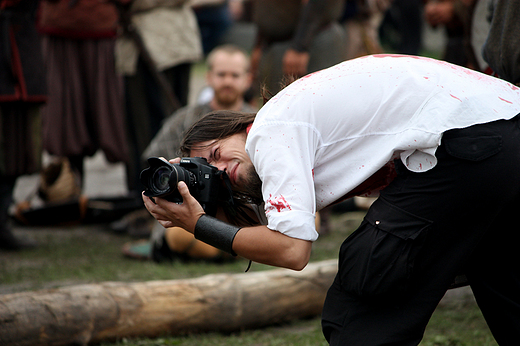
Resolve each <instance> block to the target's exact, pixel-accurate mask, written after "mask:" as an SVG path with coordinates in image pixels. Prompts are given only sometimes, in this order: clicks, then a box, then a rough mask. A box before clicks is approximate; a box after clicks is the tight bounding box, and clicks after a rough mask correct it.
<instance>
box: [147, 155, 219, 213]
mask: <svg viewBox="0 0 520 346" xmlns="http://www.w3.org/2000/svg"><path fill="white" fill-rule="evenodd" d="M148 164H149V166H150V167H148V168H145V169H144V170H143V171H142V172H141V175H140V179H141V183H142V184H143V185H144V187H145V191H144V195H145V196H148V197H152V198H153V197H162V198H164V199H167V200H169V201H171V202H176V203H182V197H181V195H180V193H179V191H178V190H177V184H178V183H179V182H180V181H184V182H185V183H186V185H187V186H188V189H189V191H190V194H191V195H192V196H193V197H194V198H195V199H196V200H197V201H198V202H199V203H200V204H201V206H202V208H204V211H205V212H206V214H208V215H211V216H215V214H216V211H217V204H218V202H217V199H218V196H219V193H220V190H221V188H222V186H223V183H222V179H221V175H222V174H223V173H224V172H223V171H219V170H218V169H217V168H216V167H215V166H212V165H210V164H209V163H208V161H206V159H205V158H203V157H186V158H182V159H181V162H180V163H175V164H171V163H169V162H166V161H164V160H162V159H160V158H158V157H150V158H148Z"/></svg>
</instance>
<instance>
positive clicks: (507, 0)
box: [480, 0, 520, 86]
mask: <svg viewBox="0 0 520 346" xmlns="http://www.w3.org/2000/svg"><path fill="white" fill-rule="evenodd" d="M480 1H483V0H480ZM490 4H491V6H490V10H491V12H490V18H491V27H490V30H489V36H488V37H487V40H486V43H485V45H484V48H483V56H484V59H485V61H486V62H487V63H488V64H489V67H490V68H491V69H492V70H493V71H494V72H495V74H496V75H497V76H498V77H499V78H502V79H504V80H506V81H508V82H510V83H513V84H515V85H517V86H520V20H519V19H520V2H519V1H513V0H492V1H491V2H490Z"/></svg>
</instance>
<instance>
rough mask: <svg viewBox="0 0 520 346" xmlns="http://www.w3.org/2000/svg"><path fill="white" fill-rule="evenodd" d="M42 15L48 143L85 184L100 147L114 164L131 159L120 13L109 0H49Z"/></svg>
mask: <svg viewBox="0 0 520 346" xmlns="http://www.w3.org/2000/svg"><path fill="white" fill-rule="evenodd" d="M38 19H39V20H38V29H39V31H40V33H41V34H42V44H43V54H44V61H45V64H46V67H47V83H48V90H49V98H48V102H47V104H46V106H45V107H44V108H43V109H42V117H43V124H42V126H43V147H44V149H45V150H46V151H47V152H48V153H49V154H51V155H54V156H58V157H67V158H68V159H69V161H70V163H71V166H72V167H74V169H75V170H77V171H78V173H79V174H80V176H81V178H82V182H83V180H84V179H83V178H84V169H83V161H84V158H85V157H88V156H92V155H94V154H95V153H96V152H97V151H98V150H100V149H101V150H102V151H103V153H104V154H105V157H106V159H107V161H109V162H125V163H126V162H127V161H128V142H127V136H126V131H125V128H126V127H125V126H126V122H125V115H124V94H123V81H122V78H121V77H120V76H119V75H118V74H117V73H116V70H115V61H114V45H115V38H116V33H117V27H118V11H117V9H116V6H115V5H114V4H113V3H112V2H110V1H90V0H44V1H42V2H41V3H40V10H39V16H38Z"/></svg>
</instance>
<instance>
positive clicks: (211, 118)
mask: <svg viewBox="0 0 520 346" xmlns="http://www.w3.org/2000/svg"><path fill="white" fill-rule="evenodd" d="M255 117H256V113H244V112H237V111H230V110H221V111H213V112H209V113H208V114H206V115H205V116H203V117H202V118H201V119H200V120H198V121H197V122H196V123H195V124H193V125H192V126H191V128H190V129H189V130H188V131H187V132H186V134H185V135H184V139H183V140H182V143H181V148H180V149H181V152H182V155H183V156H188V155H189V154H190V151H191V150H192V149H195V148H199V147H196V144H197V143H201V142H206V141H218V140H221V139H225V138H228V137H230V136H232V135H234V134H236V133H240V132H242V131H245V130H246V129H247V127H248V126H249V125H251V124H252V123H253V121H254V120H255Z"/></svg>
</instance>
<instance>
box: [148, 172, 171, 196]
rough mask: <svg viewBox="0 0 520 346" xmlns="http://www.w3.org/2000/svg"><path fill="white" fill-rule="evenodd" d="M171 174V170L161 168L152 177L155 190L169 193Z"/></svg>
mask: <svg viewBox="0 0 520 346" xmlns="http://www.w3.org/2000/svg"><path fill="white" fill-rule="evenodd" d="M170 173H171V170H169V169H168V168H166V167H159V168H158V169H157V170H156V171H155V172H154V173H153V176H152V184H153V186H154V187H155V189H157V190H158V192H164V191H167V190H168V188H169V187H170V185H169V182H170Z"/></svg>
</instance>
